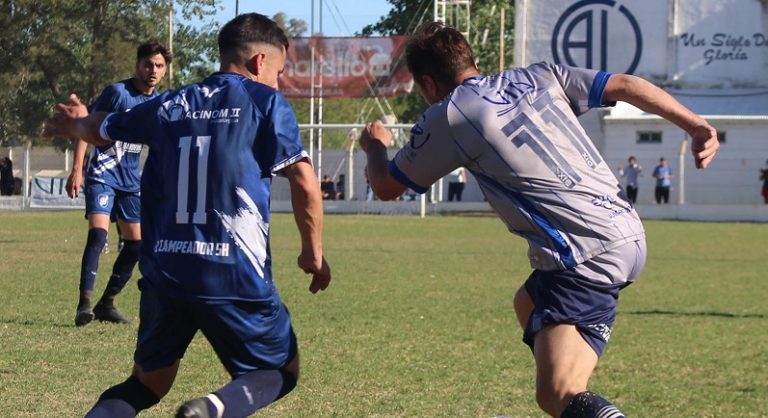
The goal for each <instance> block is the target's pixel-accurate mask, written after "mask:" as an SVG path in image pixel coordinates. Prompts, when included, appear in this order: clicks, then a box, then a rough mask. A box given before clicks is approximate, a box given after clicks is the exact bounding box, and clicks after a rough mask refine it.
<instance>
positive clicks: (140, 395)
mask: <svg viewBox="0 0 768 418" xmlns="http://www.w3.org/2000/svg"><path fill="white" fill-rule="evenodd" d="M166 393H167V392H166ZM164 395H165V394H162V395H160V396H158V395H156V394H155V393H154V392H153V391H152V390H150V389H149V388H148V387H147V386H145V385H144V384H143V383H141V381H140V380H139V379H138V378H136V376H131V377H129V378H128V379H127V380H126V381H124V382H123V383H120V384H117V385H115V386H112V387H111V388H109V389H107V390H106V391H104V393H102V394H101V396H100V397H99V402H101V401H106V400H109V399H119V400H122V401H124V402H126V403H128V404H129V405H131V406H132V407H133V408H134V409H135V410H136V411H137V412H138V411H143V410H145V409H148V408H150V407H152V406H153V405H155V404H157V403H158V402H160V398H161V397H162V396H164Z"/></svg>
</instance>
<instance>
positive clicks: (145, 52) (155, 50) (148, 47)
mask: <svg viewBox="0 0 768 418" xmlns="http://www.w3.org/2000/svg"><path fill="white" fill-rule="evenodd" d="M155 54H160V55H162V56H163V59H165V63H166V64H170V63H171V61H173V54H171V51H169V50H168V48H166V47H165V45H163V44H161V43H160V42H158V40H157V39H153V40H151V41H149V42H145V43H143V44H141V45H139V47H138V48H136V62H137V63H138V62H139V61H141V60H142V59H144V58H147V57H151V56H152V55H155Z"/></svg>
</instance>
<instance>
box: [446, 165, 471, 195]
mask: <svg viewBox="0 0 768 418" xmlns="http://www.w3.org/2000/svg"><path fill="white" fill-rule="evenodd" d="M466 183H467V174H466V172H465V171H464V167H459V168H457V169H455V170H453V171H451V173H450V174H448V201H449V202H453V200H454V199H456V201H457V202H461V194H462V193H464V185H465V184H466Z"/></svg>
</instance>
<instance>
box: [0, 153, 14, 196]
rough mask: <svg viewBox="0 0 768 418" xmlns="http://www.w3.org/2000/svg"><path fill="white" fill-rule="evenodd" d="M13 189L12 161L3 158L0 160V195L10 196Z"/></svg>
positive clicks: (8, 158)
mask: <svg viewBox="0 0 768 418" xmlns="http://www.w3.org/2000/svg"><path fill="white" fill-rule="evenodd" d="M14 188H15V184H14V180H13V161H11V158H10V157H3V158H2V159H0V195H2V196H11V195H13V191H14Z"/></svg>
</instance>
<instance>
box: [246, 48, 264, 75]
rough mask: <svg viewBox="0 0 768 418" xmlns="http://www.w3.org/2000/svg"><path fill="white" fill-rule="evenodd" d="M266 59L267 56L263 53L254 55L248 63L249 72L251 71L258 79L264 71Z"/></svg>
mask: <svg viewBox="0 0 768 418" xmlns="http://www.w3.org/2000/svg"><path fill="white" fill-rule="evenodd" d="M266 57H267V54H265V53H263V52H258V53H256V54H254V55H253V56H251V58H250V59H249V60H248V62H247V63H246V68H248V71H250V72H251V73H252V74H253V75H255V76H257V77H258V76H259V75H260V74H261V73H262V71H263V69H264V60H265V59H266Z"/></svg>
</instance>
